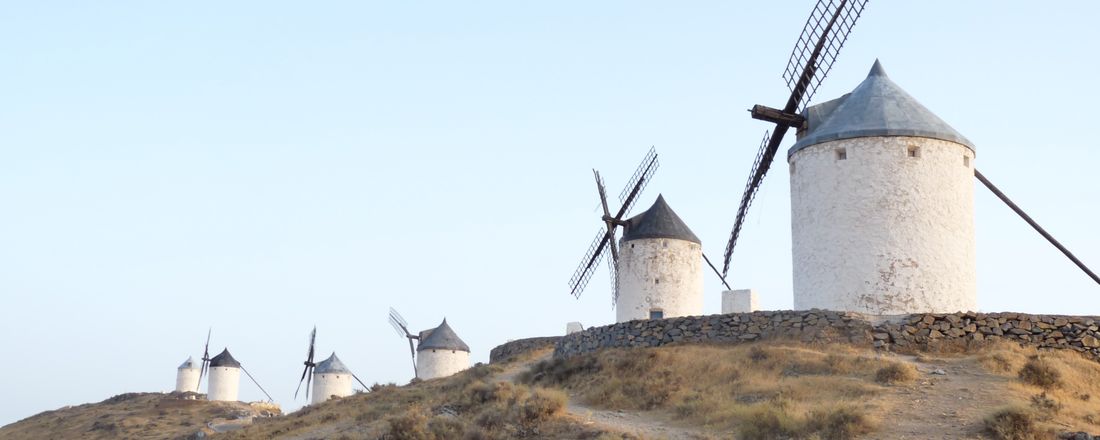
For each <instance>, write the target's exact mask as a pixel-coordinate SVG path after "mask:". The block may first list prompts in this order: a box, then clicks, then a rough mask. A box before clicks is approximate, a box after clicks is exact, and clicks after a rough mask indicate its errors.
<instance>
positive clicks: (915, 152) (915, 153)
mask: <svg viewBox="0 0 1100 440" xmlns="http://www.w3.org/2000/svg"><path fill="white" fill-rule="evenodd" d="M908 151H909V157H920V147H918V146H916V145H910V146H909V149H908Z"/></svg>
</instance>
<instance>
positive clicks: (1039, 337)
mask: <svg viewBox="0 0 1100 440" xmlns="http://www.w3.org/2000/svg"><path fill="white" fill-rule="evenodd" d="M1098 325H1100V317H1096V316H1062V315H1029V314H1024V313H973V312H959V313H946V314H944V313H928V314H914V315H901V316H886V317H881V316H868V315H862V314H859V313H854V312H836V311H829V310H816V309H815V310H806V311H791V310H780V311H758V312H753V313H731V314H726V315H709V316H686V317H677V318H669V319H650V320H637V321H628V322H621V323H616V324H612V325H608V326H603V327H593V328H589V329H587V330H585V331H582V332H577V333H573V334H570V335H566V336H564V337H561V338H560V339H559V340H558V341H557V342H556V345H555V350H554V356H555V357H571V356H575V355H578V354H584V353H591V352H594V351H597V350H600V349H604V348H613V347H657V346H661V345H666V344H672V343H728V344H736V343H741V342H749V341H757V340H783V339H785V340H796V341H801V342H806V343H827V342H845V343H852V344H856V345H868V346H872V347H875V348H878V349H883V350H901V351H906V350H935V349H948V348H956V347H968V346H971V345H975V344H984V343H985V342H986V341H994V340H1010V341H1016V342H1021V343H1025V344H1030V345H1034V346H1038V347H1041V348H1059V349H1069V350H1075V351H1078V352H1081V353H1084V354H1086V355H1089V356H1091V357H1093V358H1094V359H1098V360H1100V331H1098ZM515 342H518V341H515ZM506 345H507V344H506ZM502 347H503V346H502ZM498 348H501V347H498ZM495 351H496V350H494V352H495Z"/></svg>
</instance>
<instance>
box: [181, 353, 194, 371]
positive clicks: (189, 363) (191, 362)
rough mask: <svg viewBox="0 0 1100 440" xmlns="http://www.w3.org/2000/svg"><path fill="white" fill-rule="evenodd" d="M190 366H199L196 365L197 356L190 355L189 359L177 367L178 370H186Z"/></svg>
mask: <svg viewBox="0 0 1100 440" xmlns="http://www.w3.org/2000/svg"><path fill="white" fill-rule="evenodd" d="M189 368H198V367H196V366H195V358H194V357H191V356H188V357H187V360H186V361H183V363H182V364H180V367H179V368H177V370H186V369H189Z"/></svg>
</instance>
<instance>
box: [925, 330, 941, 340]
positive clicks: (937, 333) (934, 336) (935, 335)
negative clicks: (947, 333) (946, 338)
mask: <svg viewBox="0 0 1100 440" xmlns="http://www.w3.org/2000/svg"><path fill="white" fill-rule="evenodd" d="M942 337H943V333H940V331H939V330H932V331H930V332H928V338H929V339H938V338H942Z"/></svg>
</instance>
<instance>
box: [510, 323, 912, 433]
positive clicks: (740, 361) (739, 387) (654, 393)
mask: <svg viewBox="0 0 1100 440" xmlns="http://www.w3.org/2000/svg"><path fill="white" fill-rule="evenodd" d="M864 353H865V352H862V351H858V350H855V349H852V348H849V347H846V346H831V347H830V348H829V350H828V353H826V352H824V351H819V350H816V349H813V348H808V347H806V346H802V345H794V344H792V345H776V344H774V343H773V344H770V345H768V344H747V345H739V346H732V347H731V346H686V345H685V346H673V347H662V348H659V349H639V350H607V351H604V352H602V353H600V354H598V355H586V356H578V357H575V358H572V359H569V360H560V359H556V360H549V361H544V362H542V363H540V364H538V365H536V366H535V367H533V368H532V369H531V370H530V371H528V372H527V373H524V374H523V375H521V376H520V381H521V382H525V383H530V384H536V385H543V386H561V387H565V388H568V389H570V390H573V391H574V392H576V393H578V394H579V395H580V397H581V399H583V400H584V401H585V402H586V403H587V404H590V405H593V406H597V407H602V408H609V409H624V410H668V411H671V412H672V413H673V414H674V415H675V416H676V417H677V418H678V419H679V420H681V421H683V422H687V423H690V424H692V425H696V426H702V427H703V428H705V429H710V430H720V431H729V430H737V431H738V432H739V434H740V436H741V437H743V438H747V439H754V438H774V437H775V435H777V433H785V434H782V435H787V436H791V437H805V436H809V435H816V436H818V437H822V438H846V437H849V436H851V435H856V434H857V433H862V432H867V431H869V430H870V429H872V427H873V426H874V425H875V423H874V421H873V418H872V417H871V416H870V410H871V408H870V407H868V406H867V404H866V403H864V402H865V401H866V400H867V398H868V397H870V396H871V395H873V394H875V393H877V392H879V391H880V390H882V388H881V387H879V386H877V385H874V384H873V383H872V382H873V380H874V374H875V373H874V372H875V371H877V370H878V369H879V368H883V367H889V366H891V365H893V364H894V363H895V362H893V361H885V360H879V359H875V358H872V357H869V356H866V355H864Z"/></svg>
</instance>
